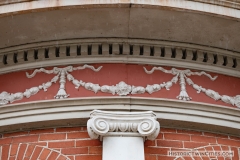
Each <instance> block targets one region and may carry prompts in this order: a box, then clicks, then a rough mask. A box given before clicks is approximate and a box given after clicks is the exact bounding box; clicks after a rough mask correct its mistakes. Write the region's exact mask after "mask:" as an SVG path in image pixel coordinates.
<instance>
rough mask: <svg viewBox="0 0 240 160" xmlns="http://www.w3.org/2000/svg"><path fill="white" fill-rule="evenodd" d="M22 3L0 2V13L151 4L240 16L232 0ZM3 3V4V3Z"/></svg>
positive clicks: (237, 7) (64, 0)
mask: <svg viewBox="0 0 240 160" xmlns="http://www.w3.org/2000/svg"><path fill="white" fill-rule="evenodd" d="M18 2H19V1H18ZM20 2H21V3H14V2H12V1H11V2H10V3H4V4H3V3H1V2H0V15H9V14H11V13H21V12H30V11H33V10H43V9H48V10H49V9H55V8H56V9H58V8H59V7H60V8H61V7H62V8H64V7H88V6H90V7H94V6H95V5H97V7H101V5H102V7H106V6H108V7H111V6H114V5H115V6H116V5H117V6H119V5H122V6H128V7H129V6H130V4H131V6H134V5H136V6H137V5H141V7H144V6H149V7H169V8H176V9H178V10H179V9H182V10H191V11H196V12H202V13H207V14H209V13H210V14H217V15H222V16H227V17H233V18H240V11H239V10H237V9H239V8H240V7H239V6H240V4H239V3H238V2H236V1H233V0H230V1H227V0H217V1H214V2H212V1H210V0H207V1H206V0H195V1H194V0H193V1H189V0H174V1H168V0H158V1H147V0H117V1H116V0H114V1H111V0H110V1H109V0H102V1H99V0H92V1H89V0H84V1H78V0H71V1H68V0H61V1H53V0H45V1H30V2H26V1H25V0H22V1H20ZM1 4H2V5H1Z"/></svg>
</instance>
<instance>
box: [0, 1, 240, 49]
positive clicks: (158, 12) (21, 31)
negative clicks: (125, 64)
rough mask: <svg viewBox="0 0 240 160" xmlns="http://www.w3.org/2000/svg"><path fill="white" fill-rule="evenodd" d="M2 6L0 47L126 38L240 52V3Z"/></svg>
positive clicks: (53, 3)
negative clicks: (239, 4) (55, 41)
mask: <svg viewBox="0 0 240 160" xmlns="http://www.w3.org/2000/svg"><path fill="white" fill-rule="evenodd" d="M0 2H2V5H1V6H0V17H1V18H0V35H1V36H0V48H8V47H12V46H17V45H23V44H29V43H36V42H43V41H54V40H64V39H75V38H101V37H122V38H140V39H154V40H165V41H175V42H181V43H191V44H198V45H203V46H211V47H215V48H221V49H226V50H231V51H235V52H240V36H237V35H239V33H240V21H239V19H240V10H238V9H235V8H236V6H238V2H239V1H224V2H223V1H221V0H219V1H206V0H205V1H204V2H208V3H201V2H199V0H198V2H197V1H185V0H174V1H167V0H159V1H158V0H156V1H150V0H102V1H97V0H86V1H80V2H79V1H77V0H71V1H69V0H61V1H55V0H51V1H50V0H44V1H30V2H22V3H14V2H15V1H13V0H12V1H0ZM12 2H13V3H12ZM227 2H228V3H227ZM7 3H10V4H7ZM210 3H212V4H210ZM214 3H215V4H221V5H222V6H219V5H214ZM4 4H5V5H4ZM99 4H102V5H99ZM229 6H231V7H232V8H230V7H229ZM234 6H235V8H234ZM0 54H1V53H0Z"/></svg>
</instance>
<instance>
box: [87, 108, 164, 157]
mask: <svg viewBox="0 0 240 160" xmlns="http://www.w3.org/2000/svg"><path fill="white" fill-rule="evenodd" d="M87 130H88V134H89V136H90V138H92V139H98V138H100V140H103V154H102V158H103V160H113V159H114V160H144V159H145V158H144V145H143V142H144V140H145V139H149V140H155V139H156V137H157V136H158V134H159V131H160V124H159V122H158V121H157V120H156V115H155V114H154V113H153V112H152V111H145V112H119V111H117V112H110V111H101V110H93V111H92V112H91V113H90V119H89V120H88V122H87Z"/></svg>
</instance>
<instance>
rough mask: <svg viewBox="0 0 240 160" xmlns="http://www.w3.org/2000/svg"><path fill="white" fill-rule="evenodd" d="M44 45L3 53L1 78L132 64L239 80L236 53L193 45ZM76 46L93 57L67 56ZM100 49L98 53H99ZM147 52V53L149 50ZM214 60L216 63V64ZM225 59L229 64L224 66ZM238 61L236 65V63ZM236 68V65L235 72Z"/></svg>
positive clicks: (90, 42) (83, 42)
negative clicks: (35, 71) (71, 67)
mask: <svg viewBox="0 0 240 160" xmlns="http://www.w3.org/2000/svg"><path fill="white" fill-rule="evenodd" d="M57 43H58V45H59V46H55V45H56V41H51V42H43V43H36V44H28V45H22V46H18V47H11V48H8V49H1V50H0V59H2V58H3V56H8V58H7V59H8V60H7V61H8V64H7V65H4V64H3V62H2V64H0V74H4V73H9V72H15V71H20V70H26V69H33V68H39V67H48V66H58V65H69V64H86V63H88V64H93V63H131V64H150V65H161V66H173V67H181V68H190V69H197V70H203V71H209V72H215V73H220V74H225V75H229V76H234V77H240V72H239V70H240V54H239V53H236V52H231V51H226V50H221V49H217V48H212V47H206V46H200V45H192V44H186V43H177V42H167V41H152V40H137V39H124V38H108V39H107V38H100V39H82V40H80V39H79V40H63V41H59V42H57ZM99 44H101V45H102V46H103V45H104V49H105V50H103V51H102V52H103V53H102V54H101V55H100V54H99V53H98V52H99V50H98V48H99V46H98V45H99ZM77 45H81V46H83V47H86V46H88V45H92V48H93V49H94V51H92V54H91V55H88V53H87V51H81V52H82V53H81V55H77V53H76V51H71V53H70V55H67V54H66V48H67V47H70V48H72V49H71V50H77ZM109 45H114V47H115V48H114V49H115V50H114V51H113V53H112V54H109V53H108V52H109V50H108V49H109V48H108V47H109ZM122 45H124V49H123V52H124V53H122V54H120V53H119V50H118V48H119V47H120V46H122ZM130 46H133V47H134V49H136V50H134V51H133V54H132V55H131V53H130V49H129V47H130ZM141 46H142V47H144V48H145V50H144V53H143V55H140V54H139V51H140V47H141ZM59 47H60V48H61V56H60V57H54V56H53V55H54V54H55V52H54V51H55V48H59ZM150 47H153V48H154V50H155V53H154V55H153V56H151V55H150ZM45 48H48V49H49V50H50V51H49V53H48V54H51V57H48V58H46V57H44V54H45V53H44V49H45ZM96 48H97V49H96ZM161 48H165V52H167V53H165V54H166V55H164V57H163V56H160V55H161V51H160V49H161ZM147 49H148V50H147ZM172 49H175V50H176V51H175V52H176V55H175V57H174V58H172V57H171V56H172V51H171V50H172ZM34 50H38V52H39V53H38V57H39V58H38V59H34V58H33V57H34V55H33V54H34ZM25 51H26V52H28V56H29V58H28V60H27V61H24V60H23V58H22V57H23V54H24V52H25ZM183 51H185V53H186V55H187V57H186V58H185V59H183V58H182V56H183ZM193 51H194V52H195V53H196V54H197V57H198V58H197V59H196V60H193ZM12 53H18V56H17V57H18V59H19V60H18V62H17V63H14V62H13V59H14V58H13V56H14V54H12ZM205 54H207V57H208V60H207V62H205V61H204V55H205ZM214 56H215V57H216V56H217V57H216V58H215V59H217V61H216V63H214ZM224 57H225V59H226V61H227V63H228V64H226V65H223V63H224V61H225V60H224ZM233 61H235V64H234V63H233ZM233 65H236V66H235V68H234V67H233Z"/></svg>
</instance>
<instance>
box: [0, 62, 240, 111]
mask: <svg viewBox="0 0 240 160" xmlns="http://www.w3.org/2000/svg"><path fill="white" fill-rule="evenodd" d="M83 69H91V70H92V71H94V72H99V71H100V70H101V69H102V66H99V67H98V68H94V67H93V66H90V65H87V64H86V65H83V66H79V67H73V66H67V67H65V68H58V67H54V68H53V69H52V70H46V69H44V68H40V69H35V70H34V72H33V73H32V74H29V73H27V72H26V76H27V78H33V77H34V76H35V75H36V74H37V73H40V72H43V73H46V74H55V76H54V77H53V78H52V79H51V80H49V81H48V82H46V83H43V84H40V85H39V86H35V87H32V88H29V89H26V90H25V92H17V93H8V92H7V91H2V92H1V93H0V105H5V104H8V103H12V102H14V101H17V100H21V99H23V98H24V97H26V98H29V97H31V96H33V95H35V94H37V93H38V92H39V91H40V90H43V91H45V92H46V91H47V90H48V88H49V87H51V86H52V84H53V83H57V82H58V83H59V90H58V92H57V93H56V95H55V96H54V98H55V99H64V98H68V97H70V95H69V94H68V93H67V92H66V89H65V84H66V81H67V80H68V81H69V82H71V83H72V84H73V85H74V86H75V88H76V89H79V88H80V87H83V88H85V89H86V90H90V91H92V92H94V93H97V92H104V93H110V94H112V95H115V94H117V95H119V96H126V95H129V94H132V95H134V94H143V93H149V94H152V93H153V92H158V91H160V90H161V89H164V88H165V89H166V90H170V88H171V87H172V85H173V84H177V83H179V86H180V93H179V95H178V96H177V97H176V98H177V99H179V100H183V101H190V100H191V99H192V98H191V97H190V96H189V95H188V93H187V89H186V85H187V84H188V85H189V86H191V87H192V88H194V89H195V90H196V91H197V93H201V92H203V93H205V95H206V96H208V97H210V98H212V99H214V100H216V101H217V100H221V101H223V102H225V103H228V104H231V105H233V106H237V107H238V108H240V95H236V96H234V97H232V96H228V95H220V94H219V93H218V92H216V91H214V90H212V89H207V88H204V87H202V86H200V85H198V84H195V83H194V82H193V81H192V80H191V79H190V78H189V77H190V76H206V77H208V78H209V79H210V80H211V81H214V80H216V79H217V76H215V77H212V76H211V75H210V74H207V73H205V72H204V71H201V72H192V71H191V70H189V69H186V70H179V69H175V68H172V69H170V70H166V69H164V68H162V67H153V68H152V69H151V70H149V71H148V70H147V69H146V68H145V67H143V69H144V71H145V73H146V74H152V73H153V72H154V71H156V70H159V71H161V72H164V73H166V74H172V75H173V78H172V79H171V80H169V81H167V82H162V83H159V84H146V86H134V85H130V84H127V83H125V82H124V81H120V82H119V83H118V84H116V85H111V86H110V85H102V86H100V85H99V84H94V83H91V82H84V81H82V80H78V79H75V78H74V76H73V75H72V74H71V72H74V71H76V70H83ZM146 76H147V75H146Z"/></svg>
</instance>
